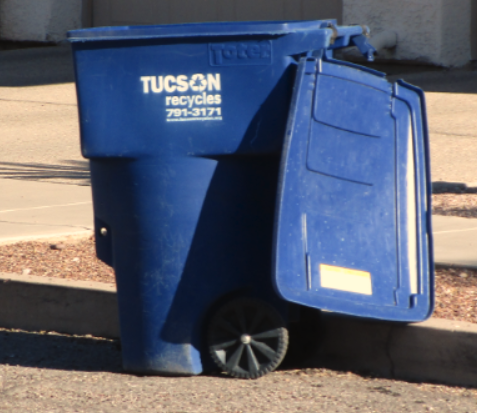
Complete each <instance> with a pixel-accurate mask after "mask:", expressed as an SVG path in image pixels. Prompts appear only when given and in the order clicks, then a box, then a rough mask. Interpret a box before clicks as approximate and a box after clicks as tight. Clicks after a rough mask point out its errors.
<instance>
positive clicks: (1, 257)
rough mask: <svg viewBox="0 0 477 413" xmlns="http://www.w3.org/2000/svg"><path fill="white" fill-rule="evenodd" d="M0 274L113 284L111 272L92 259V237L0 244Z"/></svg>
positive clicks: (93, 247)
mask: <svg viewBox="0 0 477 413" xmlns="http://www.w3.org/2000/svg"><path fill="white" fill-rule="evenodd" d="M0 272H10V273H17V274H24V275H38V276H45V277H58V278H65V279H69V280H76V281H99V282H103V283H108V284H114V283H115V279H114V271H113V269H112V268H111V267H109V266H107V265H106V264H104V263H103V262H102V261H100V260H98V259H97V258H96V252H95V246H94V239H93V237H90V238H88V239H83V240H72V241H58V242H39V241H31V242H20V243H17V244H11V245H2V246H0Z"/></svg>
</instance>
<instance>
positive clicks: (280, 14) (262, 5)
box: [83, 0, 342, 27]
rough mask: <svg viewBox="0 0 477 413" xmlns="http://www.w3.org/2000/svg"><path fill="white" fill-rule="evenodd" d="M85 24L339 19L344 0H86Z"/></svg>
mask: <svg viewBox="0 0 477 413" xmlns="http://www.w3.org/2000/svg"><path fill="white" fill-rule="evenodd" d="M83 1H84V6H83V23H84V26H85V27H86V26H113V25H132V24H167V23H191V22H204V21H245V20H306V19H312V20H313V19H326V18H336V19H338V20H339V21H340V22H341V15H342V0H83Z"/></svg>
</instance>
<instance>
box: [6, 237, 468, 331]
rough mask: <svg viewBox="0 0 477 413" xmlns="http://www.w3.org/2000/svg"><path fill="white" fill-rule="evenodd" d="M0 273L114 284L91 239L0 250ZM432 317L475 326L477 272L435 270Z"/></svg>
mask: <svg viewBox="0 0 477 413" xmlns="http://www.w3.org/2000/svg"><path fill="white" fill-rule="evenodd" d="M0 272H6V273H9V272H10V273H17V274H28V275H38V276H46V277H59V278H64V279H70V280H80V281H99V282H103V283H108V284H115V280H114V272H113V270H112V269H111V268H110V267H108V266H107V265H105V264H103V263H102V262H101V261H99V260H98V259H97V258H96V256H95V250H94V239H93V238H92V237H91V238H89V239H84V240H81V241H69V242H60V243H54V244H53V243H48V242H22V243H17V244H11V245H3V246H0ZM457 298H458V299H457ZM434 315H435V316H436V317H438V318H445V319H448V320H458V321H469V322H473V323H477V270H471V269H462V268H453V267H442V266H441V267H438V268H437V269H436V310H435V313H434Z"/></svg>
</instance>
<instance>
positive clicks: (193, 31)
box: [67, 19, 336, 42]
mask: <svg viewBox="0 0 477 413" xmlns="http://www.w3.org/2000/svg"><path fill="white" fill-rule="evenodd" d="M330 24H336V20H335V19H327V20H277V21H247V22H207V23H184V24H162V25H145V26H110V27H93V28H87V29H79V30H71V31H69V32H68V33H67V39H68V41H70V42H85V41H105V40H135V39H156V38H186V37H199V38H200V37H217V36H253V35H268V36H280V35H285V34H289V33H294V32H299V31H300V32H303V31H311V30H317V29H326V28H327V27H328V26H329V25H330Z"/></svg>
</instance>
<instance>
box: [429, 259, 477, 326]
mask: <svg viewBox="0 0 477 413" xmlns="http://www.w3.org/2000/svg"><path fill="white" fill-rule="evenodd" d="M434 316H435V317H438V318H445V319H447V320H456V321H468V322H471V323H477V270H474V269H468V268H467V269H464V268H457V267H448V266H446V267H444V266H438V267H437V268H436V309H435V311H434Z"/></svg>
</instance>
